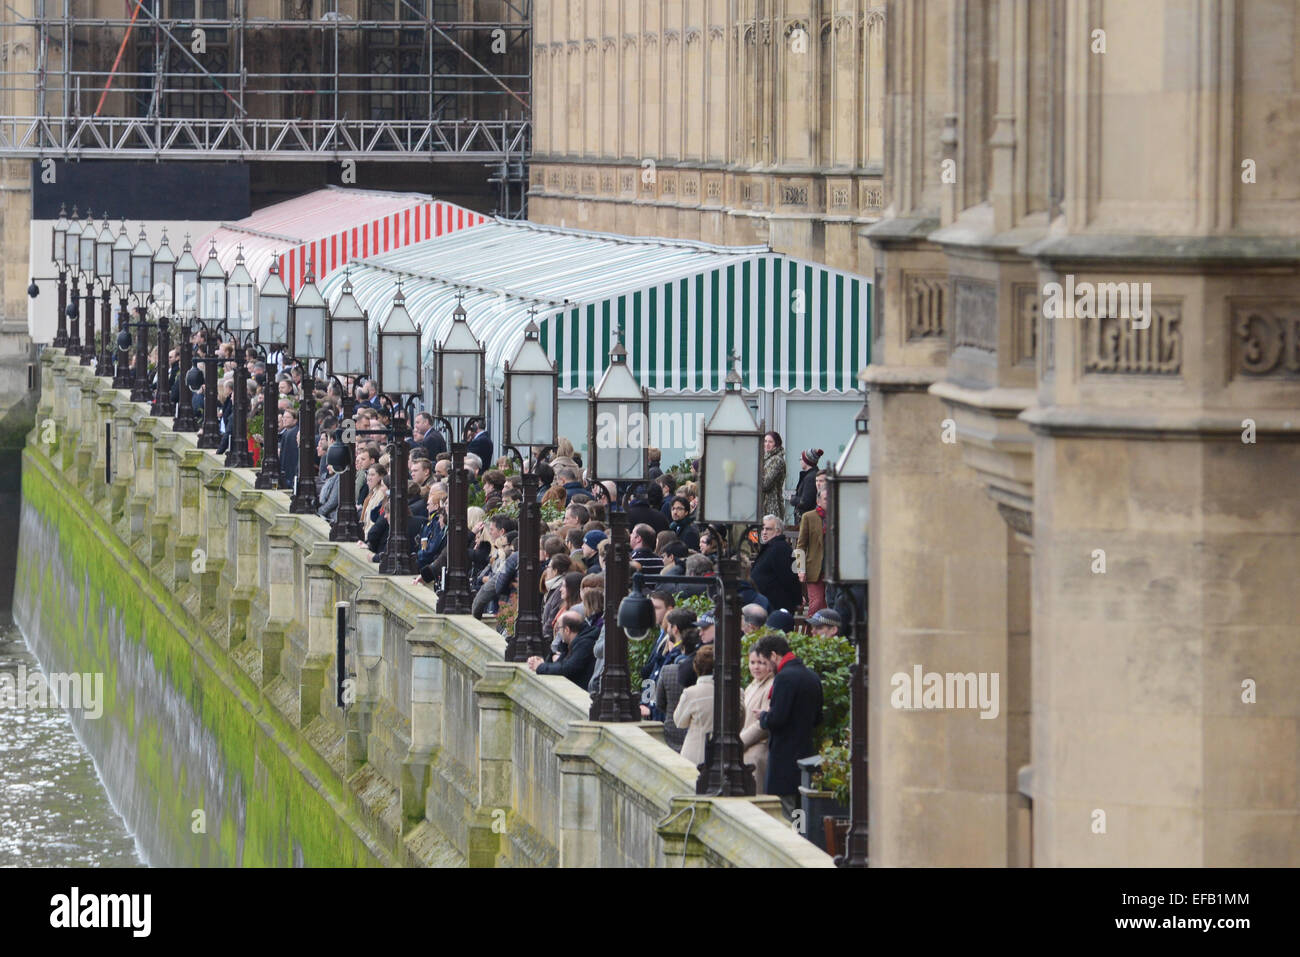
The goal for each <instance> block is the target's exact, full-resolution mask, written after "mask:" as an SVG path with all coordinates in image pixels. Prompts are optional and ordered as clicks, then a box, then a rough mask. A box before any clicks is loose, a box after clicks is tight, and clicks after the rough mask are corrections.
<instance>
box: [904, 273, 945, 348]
mask: <svg viewBox="0 0 1300 957" xmlns="http://www.w3.org/2000/svg"><path fill="white" fill-rule="evenodd" d="M947 289H948V276H947V274H946V273H941V272H933V273H929V272H927V273H917V272H905V273H903V309H904V314H903V325H904V329H905V330H906V335H907V341H908V342H912V341H915V340H918V339H935V338H939V337H941V336H943V335H944V309H945V304H944V299H945V296H946V293H947Z"/></svg>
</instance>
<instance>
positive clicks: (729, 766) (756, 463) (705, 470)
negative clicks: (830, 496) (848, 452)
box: [695, 355, 763, 797]
mask: <svg viewBox="0 0 1300 957" xmlns="http://www.w3.org/2000/svg"><path fill="white" fill-rule="evenodd" d="M729 359H730V361H731V362H732V363H737V362H738V361H739V360H738V359H737V357H736V356H735V355H732V356H730V357H729ZM762 463H763V431H762V428H761V427H760V426H759V424H758V423H757V422H755V421H754V416H753V414H752V413H751V412H750V411H749V406H748V404H746V402H745V398H744V395H743V394H742V392H741V378H740V373H739V372H737V371H736V370H735V369H734V368H733V369H732V371H731V372H730V373H729V374H728V375H727V389H726V391H725V392H724V393H723V394H722V400H721V401H720V402H719V403H718V406H717V408H716V409H714V410H713V415H712V416H711V417H710V418H709V421H708V423H707V424H706V425H705V426H704V454H703V456H702V462H701V470H700V506H699V507H700V520H701V521H702V522H704V523H706V524H715V523H716V524H720V525H725V526H727V527H728V528H731V527H734V526H742V527H743V526H750V525H753V524H755V523H757V522H758V521H760V520H761V516H762V496H761V495H760V494H759V492H760V489H761V488H762ZM718 574H719V576H720V577H721V578H722V599H721V601H720V602H719V607H718V614H717V632H716V635H717V637H716V638H715V639H714V644H715V646H716V647H715V650H716V651H717V655H716V658H715V661H716V662H717V664H715V665H714V684H713V733H712V734H711V735H710V736H709V738H708V741H707V743H706V744H705V759H704V761H705V763H704V764H702V765H700V777H699V779H698V780H697V781H696V784H695V792H696V793H697V794H716V795H721V796H724V797H730V796H739V795H746V794H753V793H754V788H755V782H754V774H753V766H752V765H746V764H745V759H744V754H745V748H744V745H743V744H741V742H740V712H739V709H738V708H737V707H736V702H737V701H738V700H739V699H740V595H739V589H738V586H739V582H740V559H739V557H738V554H737V551H736V550H735V549H731V550H729V551H728V552H727V554H725V555H724V556H723V557H722V558H721V560H720V562H719V566H718Z"/></svg>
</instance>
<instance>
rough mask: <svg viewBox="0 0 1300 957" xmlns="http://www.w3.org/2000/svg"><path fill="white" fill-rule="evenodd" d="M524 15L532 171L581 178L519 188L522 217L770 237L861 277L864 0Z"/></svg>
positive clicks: (670, 3)
mask: <svg viewBox="0 0 1300 957" xmlns="http://www.w3.org/2000/svg"><path fill="white" fill-rule="evenodd" d="M534 10H535V30H536V43H537V44H538V48H539V49H541V48H546V49H548V50H550V51H551V52H552V54H557V55H549V56H546V57H542V56H537V57H535V58H534V67H535V74H534V77H533V89H534V91H535V93H534V109H533V116H534V155H533V157H532V163H533V164H534V167H535V168H540V169H542V170H545V171H550V170H552V169H556V168H573V167H577V168H579V169H581V170H583V171H584V172H586V171H590V172H592V174H593V176H594V178H593V179H590V180H589V179H588V178H587V177H585V176H583V177H580V178H579V180H580V181H579V183H578V184H577V185H576V186H575V187H574V188H572V189H570V188H568V186H567V185H565V186H563V187H560V186H558V185H557V184H558V183H559V182H561V181H562V180H556V179H554V178H553V177H551V176H549V175H544V176H543V177H541V178H540V179H539V178H534V179H533V180H532V189H531V191H530V193H529V216H530V218H531V219H533V220H534V221H537V222H544V223H551V224H556V225H566V226H571V227H579V228H583V229H596V230H604V231H611V232H623V233H630V234H634V235H657V236H668V237H672V238H679V239H698V240H704V241H707V242H716V243H727V244H749V243H769V244H770V245H772V246H773V247H774V248H776V249H778V250H780V251H782V252H786V253H790V254H791V255H795V256H800V257H804V258H807V259H811V260H814V261H818V262H825V263H827V264H829V265H832V266H835V267H837V268H840V269H848V270H852V271H859V272H865V273H867V274H870V272H871V269H872V266H871V255H872V253H871V248H870V245H869V244H868V243H866V242H865V241H863V240H862V239H861V238H860V237H859V235H858V232H859V230H860V229H861V227H863V226H864V225H868V224H870V223H873V222H875V221H877V220H878V219H879V217H880V214H881V213H882V211H883V208H884V190H883V184H882V179H881V177H882V159H883V143H884V113H883V109H882V107H883V103H884V100H883V90H884V58H883V50H884V37H885V17H884V12H883V7H882V6H881V5H880V4H879V0H876V2H875V3H873V2H872V0H776V2H763V0H739V2H729V0H601V2H596V0H537V2H536V4H535V5H534ZM616 36H617V37H622V38H623V42H622V43H613V42H605V43H602V44H599V45H588V46H585V47H584V46H583V45H582V44H581V43H575V44H574V45H573V46H566V44H568V43H570V42H571V41H577V40H587V39H591V38H596V37H603V38H606V40H607V41H612V39H613V38H614V37H616ZM557 46H558V48H559V49H558V50H557ZM647 164H649V165H647ZM628 176H634V177H635V178H636V182H637V184H638V187H637V189H636V190H635V191H631V190H629V189H628V188H627V185H626V184H627V177H628ZM620 181H621V183H622V184H623V185H622V188H617V189H616V188H615V182H620ZM564 182H566V184H567V181H564ZM696 184H698V185H696ZM589 185H590V187H591V188H588V187H589Z"/></svg>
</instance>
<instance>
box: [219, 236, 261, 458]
mask: <svg viewBox="0 0 1300 957" xmlns="http://www.w3.org/2000/svg"><path fill="white" fill-rule="evenodd" d="M256 294H257V287H256V286H255V285H254V284H253V277H252V276H250V275H249V273H248V269H247V268H246V267H245V266H244V248H243V247H242V246H241V247H240V248H239V251H238V253H237V255H236V258H235V268H234V269H232V270H231V271H230V275H229V277H227V279H226V329H227V331H229V332H230V334H231V335H232V336H233V337H234V340H235V381H234V396H233V398H232V401H231V409H232V416H231V422H230V423H229V425H228V429H229V433H230V446H229V448H228V449H227V451H226V467H227V468H232V469H249V468H252V467H253V453H252V452H250V451H249V449H248V364H247V362H246V361H245V360H246V359H247V355H248V346H249V345H251V344H252V341H253V337H254V336H255V335H256V333H257V309H256V305H255V302H254V300H255V297H256Z"/></svg>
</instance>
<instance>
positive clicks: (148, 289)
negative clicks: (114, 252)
mask: <svg viewBox="0 0 1300 957" xmlns="http://www.w3.org/2000/svg"><path fill="white" fill-rule="evenodd" d="M152 294H153V249H152V247H150V245H149V240H147V239H146V238H145V235H144V226H141V227H140V238H139V240H138V241H137V242H136V244H135V248H134V249H132V250H131V295H132V296H134V297H135V301H136V307H135V313H136V317H137V318H136V321H135V322H134V323H132V325H133V326H134V327H135V328H136V329H137V330H138V334H139V338H138V339H137V340H136V343H135V378H134V380H133V381H132V384H131V401H132V402H148V401H150V400H151V399H152V398H153V396H152V395H150V393H149V327H150V326H151V325H152V323H151V322H149V316H148V308H149V300H150V297H151V296H152Z"/></svg>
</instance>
